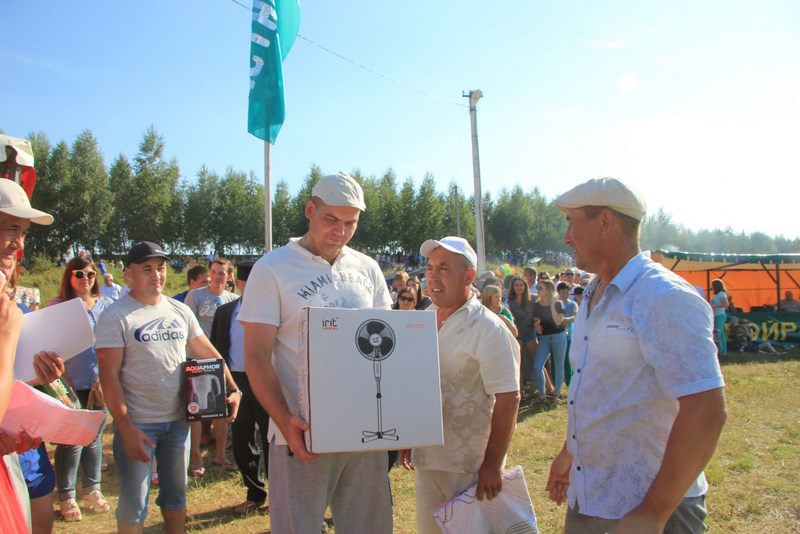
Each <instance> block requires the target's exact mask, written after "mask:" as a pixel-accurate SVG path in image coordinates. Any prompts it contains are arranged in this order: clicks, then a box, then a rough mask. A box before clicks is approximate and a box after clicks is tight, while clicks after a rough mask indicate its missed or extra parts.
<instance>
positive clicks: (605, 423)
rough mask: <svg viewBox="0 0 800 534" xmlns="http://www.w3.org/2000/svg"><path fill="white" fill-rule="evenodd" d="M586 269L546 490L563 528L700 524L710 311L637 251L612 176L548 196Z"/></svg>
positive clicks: (707, 452) (709, 414)
mask: <svg viewBox="0 0 800 534" xmlns="http://www.w3.org/2000/svg"><path fill="white" fill-rule="evenodd" d="M555 204H556V206H558V207H559V208H560V209H561V210H562V211H563V212H564V213H565V214H566V218H567V224H568V226H567V231H566V234H565V235H564V243H566V244H567V245H569V246H570V247H571V248H572V250H573V253H572V255H573V257H574V258H575V264H576V265H577V266H578V268H579V269H583V270H586V271H589V272H592V273H596V276H595V277H594V279H593V280H592V282H591V283H590V284H589V287H588V288H587V289H586V293H585V295H584V301H583V302H584V304H583V305H582V306H581V308H580V310H579V311H578V315H577V317H576V319H575V323H574V328H573V331H572V346H571V348H570V363H571V364H572V369H573V370H574V374H573V378H572V382H571V384H570V388H569V397H568V401H567V402H568V404H567V412H568V414H569V421H568V427H567V439H566V441H565V443H564V447H563V448H562V450H561V452H560V453H559V454H558V456H557V457H556V459H555V460H553V464H552V466H551V468H550V477H549V479H548V482H547V486H546V489H547V491H548V492H549V493H550V498H551V499H553V500H554V501H555V502H556V503H558V504H561V503H562V502H564V501H565V500H568V501H569V509H568V511H567V518H566V525H565V532H568V533H576V534H577V533H580V534H583V533H605V532H615V533H617V534H623V533H635V534H648V533H653V534H661V533H662V532H665V533H667V534H676V533H700V532H705V530H706V529H705V525H704V519H705V516H706V510H705V493H706V490H707V489H708V484H707V483H706V479H705V477H704V476H703V467H704V466H705V465H706V463H707V462H708V460H709V459H710V458H711V456H712V454H713V453H714V449H715V448H716V445H717V440H718V439H719V435H720V432H721V431H722V426H723V424H724V423H725V417H726V410H725V394H724V392H723V385H724V384H723V381H722V374H721V373H720V368H719V364H718V363H717V356H716V354H717V352H716V347H715V346H714V340H713V337H712V317H711V308H710V307H709V305H708V304H707V303H706V302H705V301H704V300H703V298H702V297H701V296H700V295H698V293H697V291H695V290H694V288H693V287H692V286H691V285H689V284H688V283H687V282H686V281H685V280H683V279H682V278H680V277H679V276H677V275H675V274H674V273H672V272H670V271H668V270H667V269H665V268H664V267H662V266H661V265H659V264H657V263H654V262H653V261H652V260H651V259H650V256H649V254H648V253H647V252H642V251H641V249H640V248H639V232H640V223H641V220H642V218H643V217H644V214H645V204H644V200H642V198H641V196H640V195H639V193H637V192H636V191H635V190H634V189H633V188H632V187H630V186H628V185H626V184H624V183H623V182H621V181H619V180H617V179H614V178H600V179H595V180H589V181H588V182H586V183H583V184H581V185H579V186H576V187H574V188H573V189H571V190H569V191H567V192H566V193H564V194H563V195H561V196H560V197H558V198H557V199H556V200H555Z"/></svg>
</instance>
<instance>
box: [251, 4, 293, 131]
mask: <svg viewBox="0 0 800 534" xmlns="http://www.w3.org/2000/svg"><path fill="white" fill-rule="evenodd" d="M251 29H252V36H251V41H252V42H251V44H250V101H249V102H250V103H249V107H248V110H247V131H248V132H250V133H251V134H253V135H255V136H256V137H258V138H259V139H263V140H264V141H269V142H270V144H275V139H276V138H277V137H278V132H280V130H281V126H283V121H284V119H285V118H286V106H285V104H284V98H283V59H284V58H285V57H286V54H288V53H289V49H291V47H292V43H294V40H295V37H297V31H298V30H299V29H300V2H299V0H254V1H253V22H252V24H251Z"/></svg>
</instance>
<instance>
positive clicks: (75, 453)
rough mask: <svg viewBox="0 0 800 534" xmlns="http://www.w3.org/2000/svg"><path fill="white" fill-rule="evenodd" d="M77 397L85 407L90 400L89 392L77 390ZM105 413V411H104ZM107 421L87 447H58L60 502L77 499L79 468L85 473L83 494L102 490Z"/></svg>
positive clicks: (57, 481)
mask: <svg viewBox="0 0 800 534" xmlns="http://www.w3.org/2000/svg"><path fill="white" fill-rule="evenodd" d="M75 395H76V396H77V397H78V400H80V401H81V405H83V406H85V405H86V401H87V399H88V398H89V390H88V389H86V390H77V391H75ZM103 411H105V410H103ZM105 428H106V422H105V419H104V420H103V424H102V425H100V430H99V431H98V432H97V436H95V438H94V440H92V442H91V443H90V444H89V445H87V446H86V447H81V446H80V445H57V446H56V453H55V456H54V459H55V463H56V469H55V471H56V487H57V488H58V500H59V501H66V500H67V499H74V498H75V483H76V482H77V481H78V467H80V469H81V471H82V472H83V493H84V494H85V493H91V492H93V491H94V490H99V489H100V480H101V479H102V472H101V466H102V464H103V430H105Z"/></svg>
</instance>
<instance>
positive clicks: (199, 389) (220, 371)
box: [182, 358, 229, 421]
mask: <svg viewBox="0 0 800 534" xmlns="http://www.w3.org/2000/svg"><path fill="white" fill-rule="evenodd" d="M182 366H183V399H184V404H185V405H186V420H187V421H205V420H207V419H221V418H225V417H228V415H229V414H228V403H227V402H225V367H224V366H225V361H224V360H221V359H219V358H211V359H207V360H189V361H186V362H183V364H182Z"/></svg>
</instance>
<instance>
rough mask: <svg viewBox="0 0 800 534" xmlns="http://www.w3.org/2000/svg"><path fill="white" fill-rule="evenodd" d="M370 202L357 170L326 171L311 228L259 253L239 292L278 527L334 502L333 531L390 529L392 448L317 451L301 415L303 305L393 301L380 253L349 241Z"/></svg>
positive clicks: (313, 203)
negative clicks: (263, 413) (263, 417)
mask: <svg viewBox="0 0 800 534" xmlns="http://www.w3.org/2000/svg"><path fill="white" fill-rule="evenodd" d="M365 208H366V207H365V205H364V193H363V191H362V189H361V186H360V185H359V184H358V182H356V181H355V180H354V179H353V178H352V177H350V176H348V175H346V174H343V173H339V174H334V175H329V176H325V177H323V178H322V179H320V181H319V182H317V184H316V185H315V186H314V188H313V189H312V191H311V199H310V200H309V201H308V203H307V204H306V207H305V216H306V218H307V219H308V221H309V222H308V232H307V233H306V234H305V235H304V236H302V237H299V238H292V239H291V240H290V241H289V243H288V244H287V245H285V246H283V247H280V248H277V249H275V250H272V251H270V252H269V253H268V254H266V255H264V256H263V257H262V258H261V259H260V260H258V262H256V264H255V265H254V266H253V270H252V272H251V273H250V277H249V278H248V285H247V293H246V294H245V295H244V296H243V297H242V307H241V309H240V310H239V321H240V322H241V323H242V325H243V326H244V355H245V370H246V372H247V375H248V377H249V379H250V386H251V387H252V390H253V393H255V395H256V397H257V398H258V400H259V401H260V402H261V405H262V406H263V407H264V408H265V409H266V410H267V413H269V415H270V424H269V438H270V440H271V441H270V445H269V481H270V489H271V492H270V526H271V528H272V531H273V532H281V533H300V534H305V533H308V532H318V531H319V528H320V525H321V524H322V519H323V516H324V513H325V508H326V507H327V506H328V505H330V507H331V512H332V513H333V519H334V522H335V524H336V530H337V531H338V530H341V531H342V532H370V533H374V534H388V533H391V532H392V505H391V496H390V493H389V477H388V474H387V469H386V452H384V451H371V452H356V453H331V454H319V455H317V454H312V453H311V452H309V451H308V450H307V449H306V447H305V443H304V441H303V431H304V430H307V429H308V424H307V423H306V422H305V421H303V420H302V419H300V418H299V417H298V416H297V413H298V400H297V393H298V384H297V382H298V374H297V371H298V370H297V366H298V360H299V350H300V347H299V335H300V321H299V318H300V316H301V315H302V313H303V310H304V308H305V307H307V306H317V307H334V308H383V309H389V308H390V307H391V305H392V299H391V297H390V296H389V290H388V288H387V287H386V281H385V280H384V277H383V273H382V272H381V270H380V267H379V266H378V264H377V263H375V260H373V259H372V258H370V257H369V256H366V255H364V254H361V253H360V252H357V251H355V250H353V249H351V248H349V247H347V243H348V242H349V241H350V239H351V238H352V237H353V234H354V233H355V231H356V228H357V227H358V219H359V217H360V215H361V212H362V211H364V210H365ZM331 356H336V355H335V354H332V355H331ZM342 416H343V417H347V415H346V414H342Z"/></svg>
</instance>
